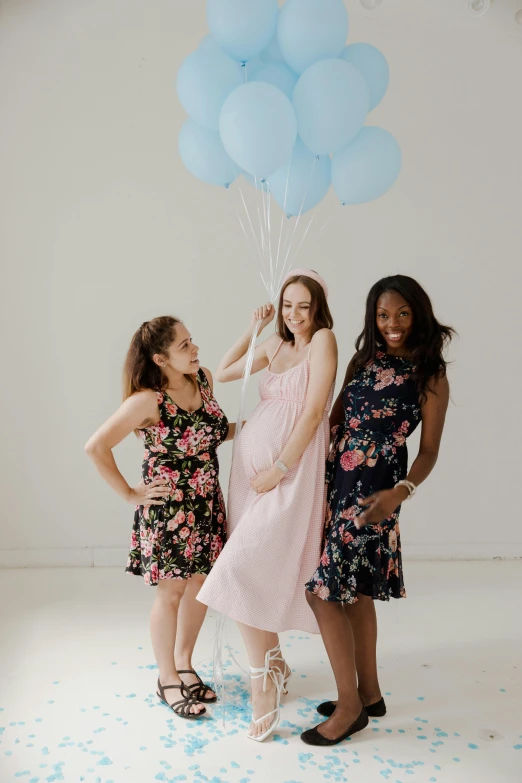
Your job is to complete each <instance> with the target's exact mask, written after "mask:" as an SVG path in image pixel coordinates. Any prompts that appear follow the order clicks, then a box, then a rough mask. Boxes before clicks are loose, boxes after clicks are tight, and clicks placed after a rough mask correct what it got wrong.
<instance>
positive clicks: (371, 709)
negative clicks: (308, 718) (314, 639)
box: [317, 699, 386, 718]
mask: <svg viewBox="0 0 522 783" xmlns="http://www.w3.org/2000/svg"><path fill="white" fill-rule="evenodd" d="M336 706H337V705H336V704H335V702H333V701H324V702H323V703H322V704H320V705H319V706H318V708H317V712H318V713H319V715H324V716H325V718H329V717H330V716H331V715H333V714H334V712H335V708H336ZM365 709H366V712H367V713H368V715H369V716H370V718H382V717H383V716H384V715H386V704H385V702H384V699H379V701H376V702H374V703H373V704H368V706H367V707H366V708H365Z"/></svg>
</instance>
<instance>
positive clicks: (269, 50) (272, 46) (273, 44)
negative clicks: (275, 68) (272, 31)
mask: <svg viewBox="0 0 522 783" xmlns="http://www.w3.org/2000/svg"><path fill="white" fill-rule="evenodd" d="M260 57H261V59H262V61H263V62H264V63H285V58H284V57H283V52H282V51H281V49H280V47H279V44H278V42H277V35H274V37H273V38H272V40H271V41H270V42H269V44H268V46H266V47H265V48H264V49H263V51H262V52H261V55H260ZM285 64H286V63H285Z"/></svg>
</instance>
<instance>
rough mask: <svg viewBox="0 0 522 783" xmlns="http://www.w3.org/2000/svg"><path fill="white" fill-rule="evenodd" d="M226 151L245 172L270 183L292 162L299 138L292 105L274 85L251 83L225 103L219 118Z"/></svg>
mask: <svg viewBox="0 0 522 783" xmlns="http://www.w3.org/2000/svg"><path fill="white" fill-rule="evenodd" d="M219 132H220V134H221V141H222V142H223V146H224V147H225V150H226V151H227V153H228V154H229V155H230V157H231V158H232V160H233V161H234V162H235V163H236V164H237V165H238V166H241V168H242V169H244V170H245V171H247V172H248V173H249V174H252V175H253V176H254V177H257V178H258V179H262V178H265V179H267V178H268V177H269V176H270V174H273V173H274V171H277V169H278V168H280V167H281V166H282V165H283V164H284V162H285V161H287V160H288V159H289V158H290V154H291V152H292V148H293V146H294V143H295V139H296V136H297V121H296V118H295V112H294V108H293V106H292V104H291V103H290V101H289V100H288V98H287V97H286V95H285V94H284V93H282V92H281V90H278V89H277V87H274V86H273V85H272V84H265V83H264V82H250V83H247V84H243V85H242V86H241V87H237V89H235V90H234V92H232V93H230V95H229V96H228V98H227V99H226V101H225V103H224V105H223V109H222V110H221V116H220V118H219Z"/></svg>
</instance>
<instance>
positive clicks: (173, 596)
mask: <svg viewBox="0 0 522 783" xmlns="http://www.w3.org/2000/svg"><path fill="white" fill-rule="evenodd" d="M186 588H187V581H186V580H185V579H160V581H159V583H158V586H157V588H156V598H155V599H154V603H153V605H152V610H151V613H150V635H151V639H152V648H153V650H154V657H155V658H156V663H157V664H158V668H159V681H160V683H161V684H162V685H163V686H165V685H181V680H180V678H179V675H178V673H177V671H176V667H175V665H174V647H175V645H176V631H177V625H178V611H179V606H180V603H181V599H182V598H183V595H184V593H185V590H186ZM165 696H166V698H167V699H168V701H169V703H171V704H172V703H173V702H175V701H179V700H180V699H182V698H183V697H182V695H181V692H180V691H179V690H177V689H176V690H168V691H166V692H165ZM202 709H203V705H201V704H195V705H193V706H192V707H191V708H190V712H194V713H198V712H200V711H201V710H202Z"/></svg>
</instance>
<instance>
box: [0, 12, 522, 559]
mask: <svg viewBox="0 0 522 783" xmlns="http://www.w3.org/2000/svg"><path fill="white" fill-rule="evenodd" d="M518 4H519V3H517V2H516V0H513V2H511V1H510V0H499V1H498V2H496V3H495V4H494V7H493V8H492V10H491V11H490V12H489V13H488V14H487V15H486V16H484V17H482V18H481V19H472V18H470V17H469V16H467V14H466V12H465V9H464V3H463V2H457V0H437V2H435V1H434V0H387V1H386V2H385V3H384V4H383V6H382V8H381V10H380V11H379V12H377V13H376V14H373V15H372V14H367V18H365V17H364V14H363V12H362V9H361V7H360V6H359V4H358V3H357V2H356V1H355V0H348V2H347V5H348V8H349V11H351V12H352V15H351V22H352V26H351V40H367V41H369V42H371V43H374V44H375V45H377V46H379V47H380V48H382V50H383V51H384V52H385V53H386V55H387V57H388V59H389V62H390V66H391V72H392V84H391V87H390V90H389V93H388V95H387V97H386V99H385V101H384V102H383V104H382V105H381V106H380V107H379V108H378V109H377V110H376V111H375V120H374V121H375V123H381V124H383V125H384V126H385V127H387V128H389V129H390V130H391V131H392V132H393V133H394V134H396V136H397V138H398V139H399V141H400V143H401V146H402V148H403V153H404V169H403V172H402V174H401V177H400V180H399V181H398V183H397V185H396V186H395V188H394V189H393V190H392V191H391V192H390V194H388V195H387V196H386V197H385V198H383V199H381V200H379V201H378V202H376V203H373V204H370V205H367V206H364V207H360V208H353V209H350V208H344V209H342V208H340V207H339V208H338V210H337V211H336V213H335V216H334V218H333V219H332V220H331V222H330V223H329V225H328V227H327V229H326V230H325V231H323V233H322V234H321V236H320V237H318V236H317V234H316V235H315V236H314V237H313V238H312V239H311V241H310V242H309V243H308V244H307V245H306V246H305V248H304V249H303V253H302V256H301V258H300V263H302V264H303V265H308V266H313V267H314V268H317V269H319V270H320V271H321V272H322V273H323V274H324V276H325V277H326V279H327V280H328V281H329V282H330V283H333V282H334V281H335V284H334V285H333V284H332V285H331V288H332V296H331V304H332V309H333V313H334V315H335V318H336V333H337V337H338V340H339V343H340V353H341V363H342V364H343V365H345V364H346V361H347V360H348V358H349V356H350V355H351V351H352V347H353V341H354V338H355V336H356V334H357V332H358V330H359V328H360V325H361V320H362V314H363V303H364V298H365V296H366V293H367V290H368V288H369V286H370V285H371V284H372V283H373V282H374V281H375V280H376V279H378V278H379V277H380V276H382V275H384V274H389V273H394V272H403V273H407V274H411V275H414V276H415V277H417V278H418V279H419V280H420V281H421V282H422V283H423V284H424V285H425V286H426V288H427V290H428V291H429V293H430V295H431V296H432V299H433V301H434V304H435V306H436V310H437V313H438V315H439V317H440V318H441V319H442V320H443V321H445V322H449V323H451V324H452V325H453V326H455V327H456V328H457V330H458V331H459V334H460V339H459V340H458V342H456V343H455V344H454V346H453V348H452V351H451V356H452V358H453V359H454V364H453V366H452V367H451V370H450V380H451V384H452V396H453V404H452V406H451V408H450V411H449V415H448V423H447V431H446V432H445V435H444V440H443V447H442V453H441V456H440V461H439V464H438V466H437V469H436V471H435V473H434V475H433V476H432V477H431V478H430V480H429V481H428V482H427V484H426V485H425V486H423V487H422V488H421V489H420V490H419V492H418V495H417V497H416V498H415V500H414V501H413V502H412V503H411V504H409V505H408V506H406V507H405V510H404V521H403V539H404V549H405V552H406V553H407V554H408V553H410V555H411V556H419V555H424V556H428V557H430V556H433V557H436V556H448V557H467V556H470V557H472V556H474V557H477V556H478V557H481V556H484V557H489V556H522V528H521V525H520V521H519V519H518V516H519V515H518V514H516V513H515V510H516V509H517V504H516V502H515V500H516V496H517V487H518V484H519V482H520V467H521V464H520V463H521V460H520V447H519V444H520V403H519V388H520V383H521V380H522V373H521V369H520V366H521V353H520V347H521V346H520V342H521V340H520V329H519V320H520V319H519V313H520V306H521V296H522V295H521V288H520V283H521V273H520V266H521V264H520V249H521V247H522V230H521V225H522V223H521V196H522V142H521V140H522V108H521V105H522V104H521V95H522V88H521V78H522V30H521V29H520V28H517V27H516V25H515V24H514V22H513V14H514V12H515V10H516V7H517V5H518ZM205 32H206V28H205V20H204V2H203V0H191V2H181V1H180V0H148V2H147V3H144V2H143V0H89V2H87V1H86V0H45V2H42V1H41V0H25V1H24V2H22V0H3V1H2V2H1V3H0V111H1V116H2V120H1V122H0V222H1V225H0V229H1V233H0V243H1V256H0V257H1V259H2V265H3V268H4V269H5V276H4V279H6V281H7V285H6V286H4V291H5V293H4V297H3V300H4V301H3V303H2V307H1V317H2V322H3V324H2V337H3V369H4V373H3V376H4V382H3V384H2V395H3V398H4V399H3V402H4V404H3V406H2V425H3V426H2V435H3V438H2V459H3V467H2V474H1V475H2V523H1V524H2V536H1V541H0V548H1V550H2V551H1V552H0V563H2V564H4V565H8V564H12V565H16V564H22V565H23V564H28V565H31V564H41V563H44V564H45V563H48V564H60V563H72V564H74V563H86V564H87V563H91V562H93V560H94V561H95V562H96V563H99V564H103V563H110V562H115V563H120V562H121V560H122V550H124V549H125V548H126V547H127V542H128V538H129V534H130V529H131V520H132V515H133V509H132V508H131V507H130V506H129V507H127V506H125V505H124V504H122V502H121V501H120V499H119V498H118V497H116V496H114V495H113V493H112V492H111V490H110V489H109V488H107V487H106V486H105V485H104V484H103V482H102V481H101V480H100V479H99V478H98V476H97V475H96V474H95V472H94V469H93V468H92V466H91V465H90V463H89V462H88V460H87V458H86V457H85V455H84V453H83V444H84V442H85V441H86V439H87V437H88V436H89V435H90V434H91V432H92V431H93V430H94V429H95V428H96V427H97V426H98V424H99V423H100V422H101V421H102V420H103V419H104V418H105V417H106V416H108V415H109V414H110V413H111V412H112V411H113V409H114V408H115V407H116V406H117V405H118V403H119V395H120V372H121V366H122V361H123V357H124V354H125V351H126V348H127V345H128V342H129V339H130V337H131V335H132V333H133V331H134V330H135V328H137V326H139V324H140V323H141V322H142V321H143V320H144V319H148V318H150V317H153V316H156V315H161V314H164V313H176V314H179V315H180V316H181V317H182V318H183V319H184V320H185V321H186V322H187V325H188V326H189V328H190V329H191V330H192V332H193V334H194V336H195V338H196V340H197V341H198V342H199V344H200V345H201V347H202V350H201V355H202V358H203V362H204V363H205V364H208V366H209V367H210V368H213V367H215V366H216V364H217V362H218V359H219V357H220V354H221V352H222V351H223V349H224V348H226V347H228V345H229V343H230V342H231V341H232V340H233V339H234V338H235V337H236V335H237V333H238V330H239V329H240V328H242V327H243V325H244V324H245V323H246V320H247V318H248V314H249V311H250V309H251V308H252V307H253V306H255V305H256V304H258V303H260V302H261V301H263V300H264V298H265V295H264V292H263V289H262V286H261V284H260V282H259V281H258V280H257V278H256V277H255V274H254V272H253V269H252V267H251V265H250V264H249V263H248V262H247V254H248V253H252V252H253V251H252V249H251V248H249V247H248V246H247V245H246V243H245V240H244V238H243V237H242V236H241V234H240V231H239V229H238V226H237V223H236V218H235V212H234V209H233V208H232V206H231V200H232V198H231V194H230V193H226V192H224V191H220V190H218V189H213V188H211V187H210V186H205V185H203V184H201V183H199V182H198V181H196V180H195V179H193V178H192V177H191V176H190V175H189V174H188V172H186V171H185V170H184V168H183V166H182V164H181V162H180V160H179V157H178V154H177V142H176V139H177V133H178V130H179V128H180V125H181V123H182V121H183V112H182V110H181V108H180V106H179V105H178V101H177V97H176V92H175V78H176V73H177V70H178V67H179V65H180V63H181V61H182V59H183V57H184V56H185V55H186V54H187V53H188V52H190V51H191V50H192V49H194V48H195V46H196V45H197V43H198V41H199V40H200V39H201V38H202V37H203V35H204V34H205ZM330 207H331V208H332V209H333V207H334V201H333V200H332V202H331V204H330V205H329V207H325V210H326V211H325V212H324V215H325V216H326V217H327V216H328V213H329V208H330ZM343 373H344V367H342V368H341V369H340V373H339V375H340V378H341V377H342V375H343ZM217 395H218V398H219V400H220V401H221V402H222V404H223V405H224V407H225V408H226V410H227V412H228V413H229V414H230V416H231V417H232V418H234V417H235V413H236V410H237V402H238V398H239V387H238V386H237V385H233V386H232V387H229V386H219V385H218V386H217ZM117 457H118V460H119V461H120V463H121V466H122V468H123V470H124V472H125V474H126V475H127V477H128V478H129V480H131V481H135V480H137V479H138V477H139V467H140V461H141V449H140V445H139V443H138V442H137V441H135V440H134V439H133V438H132V437H131V438H129V439H128V441H127V442H125V443H124V444H122V445H121V446H120V447H119V448H118V450H117ZM229 459H230V446H226V447H224V449H223V455H222V476H223V481H224V483H225V484H226V476H227V472H228V467H229Z"/></svg>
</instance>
